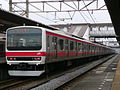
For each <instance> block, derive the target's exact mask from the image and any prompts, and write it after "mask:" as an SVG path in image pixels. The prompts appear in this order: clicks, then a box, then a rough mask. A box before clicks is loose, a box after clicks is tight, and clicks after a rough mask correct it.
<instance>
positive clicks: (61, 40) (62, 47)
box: [59, 39, 64, 50]
mask: <svg viewBox="0 0 120 90" xmlns="http://www.w3.org/2000/svg"><path fill="white" fill-rule="evenodd" d="M59 49H60V50H64V40H63V39H59Z"/></svg>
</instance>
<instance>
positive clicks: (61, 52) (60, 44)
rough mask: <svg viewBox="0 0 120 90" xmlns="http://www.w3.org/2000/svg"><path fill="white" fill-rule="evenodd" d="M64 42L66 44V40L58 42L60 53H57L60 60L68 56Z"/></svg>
mask: <svg viewBox="0 0 120 90" xmlns="http://www.w3.org/2000/svg"><path fill="white" fill-rule="evenodd" d="M64 42H65V40H64V39H63V38H59V40H58V50H59V52H58V53H57V54H58V58H59V59H61V58H64V57H65V55H66V52H65V43H64Z"/></svg>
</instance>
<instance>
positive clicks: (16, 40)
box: [7, 28, 42, 50]
mask: <svg viewBox="0 0 120 90" xmlns="http://www.w3.org/2000/svg"><path fill="white" fill-rule="evenodd" d="M41 47H42V30H41V29H36V28H17V29H10V30H8V32H7V49H8V50H40V49H41Z"/></svg>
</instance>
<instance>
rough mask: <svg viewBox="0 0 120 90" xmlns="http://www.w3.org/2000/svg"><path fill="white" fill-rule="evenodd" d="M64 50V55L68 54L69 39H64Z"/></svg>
mask: <svg viewBox="0 0 120 90" xmlns="http://www.w3.org/2000/svg"><path fill="white" fill-rule="evenodd" d="M65 52H66V57H68V56H69V40H68V39H66V40H65Z"/></svg>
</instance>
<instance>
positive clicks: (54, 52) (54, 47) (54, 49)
mask: <svg viewBox="0 0 120 90" xmlns="http://www.w3.org/2000/svg"><path fill="white" fill-rule="evenodd" d="M51 47H52V58H54V59H55V58H57V37H54V36H53V37H52V43H51Z"/></svg>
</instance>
